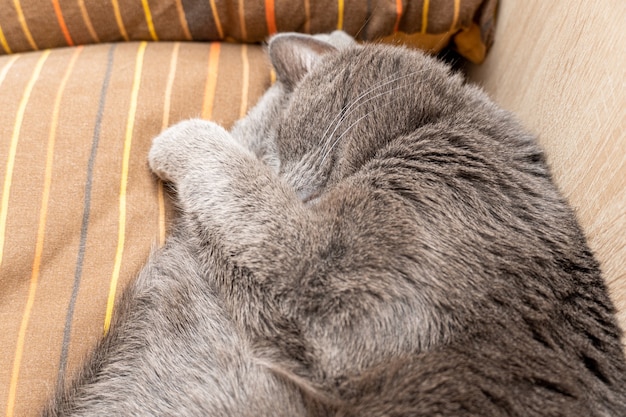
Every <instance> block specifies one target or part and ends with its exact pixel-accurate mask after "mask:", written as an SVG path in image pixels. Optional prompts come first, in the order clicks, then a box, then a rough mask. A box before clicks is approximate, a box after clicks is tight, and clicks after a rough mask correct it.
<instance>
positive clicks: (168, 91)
mask: <svg viewBox="0 0 626 417" xmlns="http://www.w3.org/2000/svg"><path fill="white" fill-rule="evenodd" d="M179 49H180V43H179V42H176V43H175V44H174V48H173V50H172V57H171V58H170V70H169V73H168V74H167V83H166V85H165V101H164V103H163V119H162V120H163V122H162V123H161V130H164V129H165V128H167V127H168V126H169V124H170V108H171V103H172V87H173V86H174V78H176V67H177V64H178V50H179ZM157 201H158V204H159V245H160V246H163V244H164V243H165V196H164V192H163V182H162V181H161V180H159V181H158V185H157Z"/></svg>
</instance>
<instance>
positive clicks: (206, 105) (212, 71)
mask: <svg viewBox="0 0 626 417" xmlns="http://www.w3.org/2000/svg"><path fill="white" fill-rule="evenodd" d="M219 60H220V44H219V42H212V43H211V48H210V49H209V69H208V74H207V80H206V86H205V88H204V102H203V103H202V118H203V119H206V120H209V119H211V117H213V102H214V101H215V89H216V87H217V70H218V64H219Z"/></svg>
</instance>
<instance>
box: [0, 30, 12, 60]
mask: <svg viewBox="0 0 626 417" xmlns="http://www.w3.org/2000/svg"><path fill="white" fill-rule="evenodd" d="M0 44H1V45H2V49H4V52H6V53H7V54H11V53H13V51H11V48H10V47H9V43H8V42H7V38H5V37H4V32H3V31H2V26H0Z"/></svg>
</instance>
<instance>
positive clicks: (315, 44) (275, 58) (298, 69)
mask: <svg viewBox="0 0 626 417" xmlns="http://www.w3.org/2000/svg"><path fill="white" fill-rule="evenodd" d="M268 47H269V56H270V60H271V61H272V65H273V66H274V69H275V70H276V76H277V78H278V80H279V81H280V82H282V83H283V84H285V86H286V87H287V88H289V89H292V88H293V87H295V85H296V84H297V83H298V82H299V81H300V80H301V79H302V78H303V77H304V76H305V75H306V74H307V73H308V72H309V71H310V70H311V69H312V68H313V67H315V65H317V63H318V62H319V61H320V60H321V57H322V55H324V54H327V53H329V52H334V51H336V50H337V49H336V48H335V47H334V46H332V45H331V44H330V43H328V42H326V41H324V40H322V39H316V38H314V37H312V36H309V35H302V34H297V33H283V34H278V35H275V36H273V37H272V38H271V39H270V41H269V45H268Z"/></svg>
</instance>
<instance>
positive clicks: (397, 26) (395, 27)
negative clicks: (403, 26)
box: [393, 0, 402, 32]
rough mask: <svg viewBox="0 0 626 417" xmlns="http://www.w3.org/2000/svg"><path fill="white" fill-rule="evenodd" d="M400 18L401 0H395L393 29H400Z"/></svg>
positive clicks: (395, 30)
mask: <svg viewBox="0 0 626 417" xmlns="http://www.w3.org/2000/svg"><path fill="white" fill-rule="evenodd" d="M401 19H402V0H396V24H395V25H394V27H393V31H394V32H397V31H399V30H400V20H401Z"/></svg>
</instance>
